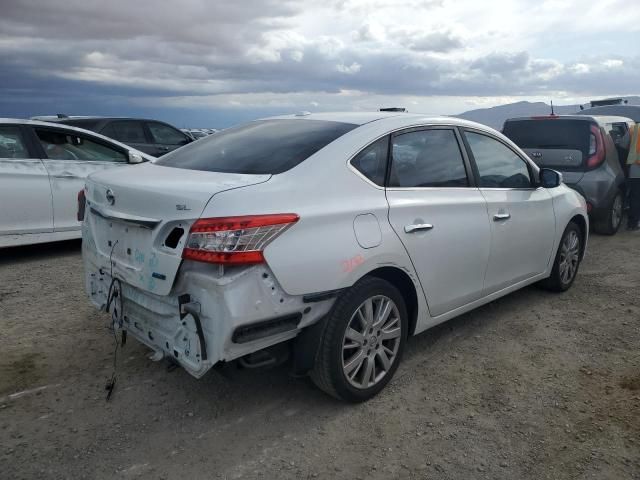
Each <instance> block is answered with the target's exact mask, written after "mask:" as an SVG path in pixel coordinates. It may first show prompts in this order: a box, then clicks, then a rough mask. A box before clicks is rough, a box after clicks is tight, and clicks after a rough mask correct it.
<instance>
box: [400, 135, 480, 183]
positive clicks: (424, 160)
mask: <svg viewBox="0 0 640 480" xmlns="http://www.w3.org/2000/svg"><path fill="white" fill-rule="evenodd" d="M389 186H390V187H405V188H410V187H467V186H469V182H468V179H467V172H466V170H465V167H464V161H463V159H462V153H461V152H460V147H459V145H458V141H457V139H456V135H455V133H454V131H453V130H450V129H433V130H420V131H414V132H409V133H403V134H400V135H396V136H394V137H393V141H392V146H391V171H390V173H389Z"/></svg>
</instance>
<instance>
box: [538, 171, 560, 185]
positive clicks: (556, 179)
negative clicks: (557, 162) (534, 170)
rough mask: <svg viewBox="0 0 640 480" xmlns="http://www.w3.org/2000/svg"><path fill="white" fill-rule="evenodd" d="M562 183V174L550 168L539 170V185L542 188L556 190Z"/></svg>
mask: <svg viewBox="0 0 640 480" xmlns="http://www.w3.org/2000/svg"><path fill="white" fill-rule="evenodd" d="M561 183H562V174H561V173H560V172H556V171H555V170H551V169H550V168H542V169H540V185H541V186H542V187H544V188H556V187H559V186H560V184H561Z"/></svg>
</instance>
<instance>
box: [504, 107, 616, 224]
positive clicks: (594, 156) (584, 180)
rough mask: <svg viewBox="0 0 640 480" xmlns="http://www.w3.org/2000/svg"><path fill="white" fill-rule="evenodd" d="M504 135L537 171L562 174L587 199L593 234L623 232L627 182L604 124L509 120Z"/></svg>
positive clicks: (587, 119)
mask: <svg viewBox="0 0 640 480" xmlns="http://www.w3.org/2000/svg"><path fill="white" fill-rule="evenodd" d="M600 108H606V107H600ZM502 131H503V133H504V135H506V136H507V137H508V138H510V139H511V140H512V141H513V142H514V143H515V144H516V145H518V146H519V147H520V148H522V149H523V150H524V151H525V152H526V153H527V155H529V157H530V158H531V159H532V160H533V161H534V162H535V163H536V164H537V165H538V166H540V167H546V168H553V169H555V170H558V171H560V172H562V175H563V179H564V182H565V183H566V184H567V185H569V186H570V187H571V188H574V189H575V190H577V191H578V192H580V193H581V194H582V195H583V196H584V197H585V198H586V200H587V208H588V211H589V214H590V216H591V218H592V219H593V222H592V224H593V230H594V231H596V232H599V233H603V234H606V235H613V234H615V233H616V232H617V231H618V229H619V228H620V224H621V223H622V211H623V205H624V196H625V177H624V171H623V168H622V166H621V164H620V161H619V159H618V152H617V150H616V146H615V144H614V141H613V139H612V138H611V135H610V134H609V132H608V130H607V126H606V123H605V122H603V123H601V122H600V121H599V120H598V119H597V118H596V117H592V116H586V115H549V116H540V117H522V118H511V119H508V120H507V121H506V122H505V123H504V127H503V130H502Z"/></svg>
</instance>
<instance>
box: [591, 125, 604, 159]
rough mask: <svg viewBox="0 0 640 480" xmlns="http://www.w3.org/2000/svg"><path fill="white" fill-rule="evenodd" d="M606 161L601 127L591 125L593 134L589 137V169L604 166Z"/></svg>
mask: <svg viewBox="0 0 640 480" xmlns="http://www.w3.org/2000/svg"><path fill="white" fill-rule="evenodd" d="M604 159H605V151H604V138H602V132H601V131H600V127H597V126H596V125H591V133H590V135H589V159H588V160H587V168H588V169H592V168H596V167H599V166H600V165H602V162H604Z"/></svg>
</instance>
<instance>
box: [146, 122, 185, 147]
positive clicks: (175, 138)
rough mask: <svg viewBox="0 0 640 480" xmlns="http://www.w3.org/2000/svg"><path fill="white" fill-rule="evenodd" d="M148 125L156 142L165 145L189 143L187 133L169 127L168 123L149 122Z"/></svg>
mask: <svg viewBox="0 0 640 480" xmlns="http://www.w3.org/2000/svg"><path fill="white" fill-rule="evenodd" d="M147 126H148V127H149V130H150V131H151V136H152V137H153V141H154V142H155V143H160V144H163V145H182V144H185V143H188V138H187V136H186V135H185V134H183V133H182V132H179V131H178V130H176V129H175V128H171V127H169V126H168V125H163V124H161V123H156V122H148V123H147Z"/></svg>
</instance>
